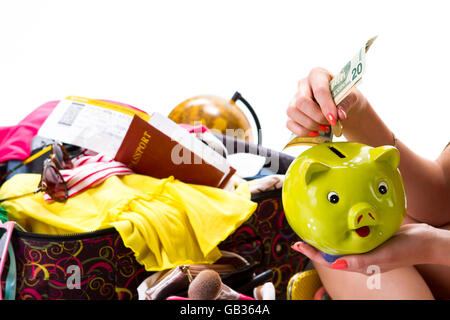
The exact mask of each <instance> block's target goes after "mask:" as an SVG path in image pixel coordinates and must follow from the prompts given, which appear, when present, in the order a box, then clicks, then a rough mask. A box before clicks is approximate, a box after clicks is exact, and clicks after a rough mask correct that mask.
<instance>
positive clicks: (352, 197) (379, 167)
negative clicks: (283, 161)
mask: <svg viewBox="0 0 450 320" xmlns="http://www.w3.org/2000/svg"><path fill="white" fill-rule="evenodd" d="M399 162H400V155H399V152H398V150H397V149H396V148H395V147H393V146H381V147H376V148H375V147H370V146H367V145H364V144H360V143H354V142H335V143H323V144H319V145H315V146H313V147H311V148H309V149H308V150H306V151H304V152H303V153H302V154H301V155H299V156H298V157H297V158H296V159H295V160H294V161H293V162H292V164H291V165H290V166H289V169H288V170H287V172H286V177H285V181H284V185H283V193H282V199H283V207H284V211H285V214H286V219H287V221H288V223H289V225H290V226H291V227H292V229H293V230H294V231H295V232H296V233H297V234H298V236H299V237H300V238H301V239H302V240H303V241H305V242H307V243H308V244H310V245H312V246H314V247H315V248H317V249H318V250H321V251H322V252H323V256H324V258H325V259H326V260H327V261H330V262H332V261H334V260H335V259H336V258H337V257H339V256H341V255H347V254H358V253H364V252H368V251H370V250H372V249H374V248H376V247H377V246H379V245H380V244H382V243H383V242H384V241H386V240H387V239H389V238H390V237H391V236H392V235H393V234H394V233H395V232H396V231H397V230H398V228H399V227H400V226H401V224H402V222H403V219H404V217H405V215H406V198H405V190H404V186H403V180H402V177H401V174H400V171H399V169H398V166H399Z"/></svg>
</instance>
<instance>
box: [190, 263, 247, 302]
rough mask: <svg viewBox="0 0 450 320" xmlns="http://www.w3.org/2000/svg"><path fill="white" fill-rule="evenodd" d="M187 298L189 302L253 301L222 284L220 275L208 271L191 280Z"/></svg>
mask: <svg viewBox="0 0 450 320" xmlns="http://www.w3.org/2000/svg"><path fill="white" fill-rule="evenodd" d="M188 297H189V299H190V300H216V299H220V300H255V299H254V298H252V297H249V296H246V295H244V294H242V293H239V292H236V291H235V290H233V289H231V288H230V287H228V286H227V285H225V284H223V283H222V279H221V278H220V275H219V274H218V273H217V272H216V271H214V270H210V269H207V270H203V271H201V272H200V273H199V274H198V275H197V276H196V277H195V279H194V280H192V282H191V283H190V285H189V289H188Z"/></svg>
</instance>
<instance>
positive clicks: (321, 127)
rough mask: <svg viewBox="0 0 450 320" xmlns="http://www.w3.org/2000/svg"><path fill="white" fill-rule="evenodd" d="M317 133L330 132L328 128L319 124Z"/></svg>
mask: <svg viewBox="0 0 450 320" xmlns="http://www.w3.org/2000/svg"><path fill="white" fill-rule="evenodd" d="M319 131H325V132H328V131H330V126H327V125H324V124H319Z"/></svg>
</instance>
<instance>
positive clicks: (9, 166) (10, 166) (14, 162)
mask: <svg viewBox="0 0 450 320" xmlns="http://www.w3.org/2000/svg"><path fill="white" fill-rule="evenodd" d="M21 163H22V161H20V160H9V161H8V162H7V164H6V172H8V171H9V170H11V169H14V167H16V166H18V165H19V164H21ZM27 172H28V170H27V166H22V167H20V168H18V169H16V170H15V171H14V172H11V174H10V175H9V176H7V177H6V180H8V179H10V178H12V177H13V176H14V175H15V174H17V173H27Z"/></svg>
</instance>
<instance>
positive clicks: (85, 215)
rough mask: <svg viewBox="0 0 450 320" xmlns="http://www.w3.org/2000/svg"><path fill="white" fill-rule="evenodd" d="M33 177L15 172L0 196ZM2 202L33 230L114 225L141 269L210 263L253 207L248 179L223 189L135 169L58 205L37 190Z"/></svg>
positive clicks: (28, 187) (23, 188) (29, 187)
mask: <svg viewBox="0 0 450 320" xmlns="http://www.w3.org/2000/svg"><path fill="white" fill-rule="evenodd" d="M39 179H40V175H37V174H17V175H15V176H14V177H12V178H11V179H10V180H8V181H6V182H5V183H4V184H3V186H2V187H1V189H0V198H5V197H9V196H13V195H19V194H24V193H27V192H32V191H34V190H35V189H36V188H37V185H38V183H39ZM2 206H3V207H4V208H5V209H6V211H7V212H8V217H9V219H10V220H14V221H17V222H18V223H19V224H20V225H21V226H22V227H24V228H25V229H26V230H27V231H30V232H35V233H45V234H55V235H56V234H59V235H61V234H70V233H80V232H87V231H93V230H99V229H105V228H108V227H115V228H116V230H117V231H118V232H119V233H120V235H121V237H122V239H123V241H124V244H125V245H126V246H127V247H128V248H130V249H132V250H133V251H134V253H135V256H136V260H137V261H138V262H140V263H141V264H143V265H144V266H145V268H146V270H148V271H159V270H164V269H168V268H172V267H175V266H176V265H179V264H196V263H213V262H214V261H216V260H217V259H218V258H220V256H221V255H220V251H219V249H218V248H217V245H218V244H219V243H220V242H221V241H223V240H224V239H226V238H227V237H228V235H230V234H231V233H232V232H233V231H234V230H235V229H236V228H237V227H239V226H240V225H241V224H242V223H243V222H245V221H246V220H247V219H248V218H249V217H250V216H251V214H252V213H253V212H254V210H255V209H256V203H254V202H252V201H250V192H249V189H248V184H247V183H244V184H241V185H240V186H239V187H238V188H237V189H236V190H235V192H230V191H226V190H222V189H218V188H213V187H208V186H201V185H194V184H186V183H183V182H181V181H179V180H176V179H174V178H173V177H170V178H167V179H155V178H152V177H149V176H145V175H138V174H131V175H126V176H122V177H119V176H112V177H109V178H107V179H106V180H105V181H104V182H103V183H102V184H100V185H99V186H97V187H94V188H90V189H88V190H86V191H84V192H82V193H80V194H78V195H76V196H74V197H72V198H69V199H68V200H67V201H66V202H65V203H59V202H45V201H44V199H43V196H42V193H37V194H35V195H29V196H25V197H21V198H18V199H16V200H11V201H5V202H4V203H2Z"/></svg>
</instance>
